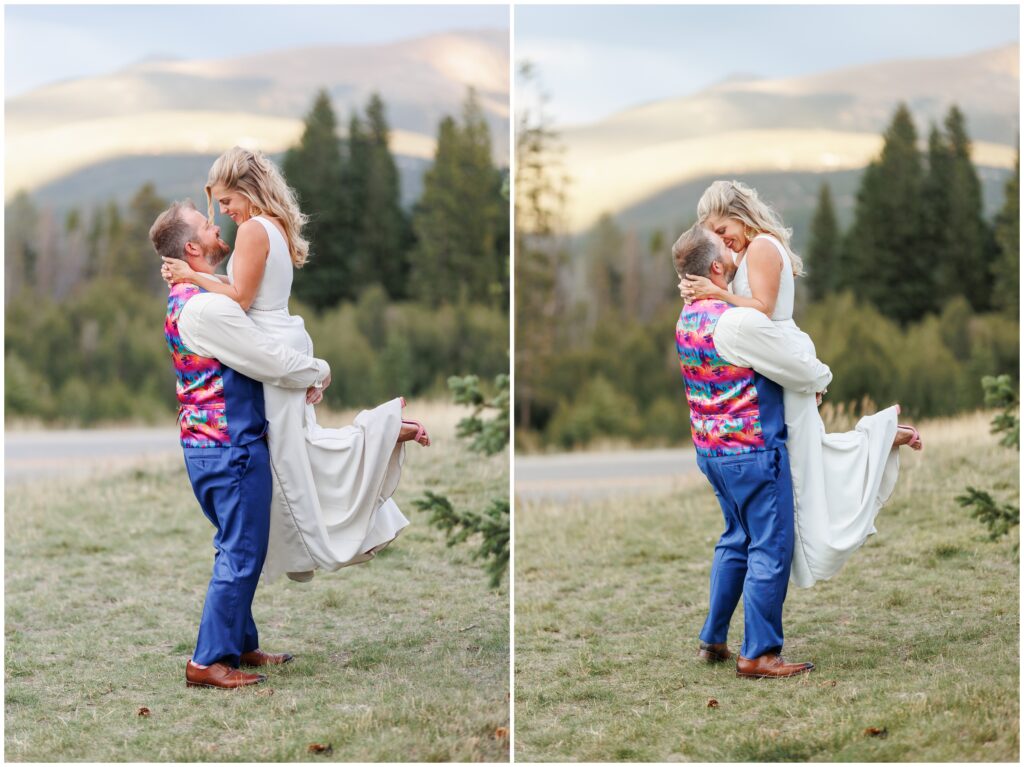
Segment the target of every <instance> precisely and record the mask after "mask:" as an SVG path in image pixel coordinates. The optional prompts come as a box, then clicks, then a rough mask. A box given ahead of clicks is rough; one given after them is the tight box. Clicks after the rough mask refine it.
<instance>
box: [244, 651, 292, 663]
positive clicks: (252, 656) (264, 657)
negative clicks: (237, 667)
mask: <svg viewBox="0 0 1024 767" xmlns="http://www.w3.org/2000/svg"><path fill="white" fill-rule="evenodd" d="M291 659H292V656H291V655H289V654H288V653H286V652H282V653H276V654H272V653H269V652H263V650H261V649H260V648H258V647H257V648H256V649H255V650H250V651H249V652H244V653H242V655H241V657H240V658H239V662H240V663H241V664H242V665H243V666H280V665H281V664H282V663H287V662H288V661H290V660H291Z"/></svg>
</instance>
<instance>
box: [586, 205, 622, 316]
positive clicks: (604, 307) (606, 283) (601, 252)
mask: <svg viewBox="0 0 1024 767" xmlns="http://www.w3.org/2000/svg"><path fill="white" fill-rule="evenodd" d="M625 245H626V238H625V236H624V235H623V233H622V231H621V230H620V229H619V227H618V226H616V224H615V219H613V218H612V217H611V216H610V215H609V214H607V213H604V214H602V215H601V217H600V218H599V219H598V220H597V223H596V224H594V228H593V229H592V230H591V232H590V234H589V235H588V237H587V245H586V250H585V253H584V256H585V258H586V270H587V287H588V294H589V296H590V299H589V300H588V301H587V305H588V307H589V308H590V309H591V316H590V317H589V320H590V324H591V327H593V323H595V322H596V321H597V320H598V319H599V318H600V317H604V316H607V315H608V314H609V313H611V312H616V311H620V310H621V309H622V306H623V298H624V293H623V288H624V280H625V270H624V266H625V264H624V263H623V261H624V253H625Z"/></svg>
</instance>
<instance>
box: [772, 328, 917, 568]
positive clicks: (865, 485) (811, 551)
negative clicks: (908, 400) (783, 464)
mask: <svg viewBox="0 0 1024 767" xmlns="http://www.w3.org/2000/svg"><path fill="white" fill-rule="evenodd" d="M794 327H795V326H794ZM800 335H801V336H803V338H807V337H806V336H804V335H803V334H802V333H801V334H800ZM808 340H809V339H808ZM813 353H814V352H813V348H812V349H811V354H813ZM784 404H785V409H786V428H787V431H788V434H789V436H788V440H787V442H786V447H787V450H788V451H789V462H790V468H791V470H792V474H793V498H794V501H795V504H794V505H795V524H794V530H795V541H794V547H793V567H792V571H791V575H790V577H791V579H792V581H793V583H795V584H796V585H797V586H801V587H804V588H807V587H810V586H813V585H814V584H815V583H816V582H817V581H821V580H827V579H829V578H831V577H832V576H833V575H835V574H836V573H837V572H839V570H840V569H841V568H842V566H843V564H844V563H845V562H846V560H847V559H848V558H849V557H850V555H851V554H852V553H853V552H854V551H856V550H857V549H859V548H860V547H861V546H862V545H863V543H864V541H865V540H867V538H868V536H869V535H871V534H872V533H874V532H875V524H874V523H875V517H876V516H877V515H878V511H879V509H881V508H882V505H883V504H884V503H885V502H886V501H887V500H888V499H889V496H891V495H892V492H893V490H894V489H895V487H896V480H897V478H898V477H899V451H898V449H897V448H894V447H893V446H892V441H893V439H895V437H896V422H897V413H896V407H895V406H893V407H889V408H886V409H885V410H882V411H880V412H878V413H875V414H874V415H870V416H865V417H863V418H861V419H860V421H859V422H858V423H857V426H856V427H855V428H854V430H853V431H848V432H836V433H833V434H828V433H826V431H825V425H824V424H823V423H822V421H821V416H820V415H819V414H818V406H817V404H816V402H815V398H814V395H813V394H800V393H797V392H793V391H790V390H789V389H786V390H785V392H784Z"/></svg>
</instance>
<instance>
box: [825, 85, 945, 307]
mask: <svg viewBox="0 0 1024 767" xmlns="http://www.w3.org/2000/svg"><path fill="white" fill-rule="evenodd" d="M884 139H885V143H884V145H883V147H882V153H881V156H880V157H879V158H878V159H877V160H874V161H873V162H871V164H870V165H868V167H867V168H866V169H865V171H864V174H863V176H862V177H861V185H860V189H859V190H858V192H857V204H856V208H855V212H854V223H853V227H852V228H851V232H850V238H849V242H848V249H847V259H846V260H845V261H846V265H847V266H849V274H848V276H847V275H845V274H844V284H846V285H848V286H849V287H851V288H852V289H853V290H854V291H855V292H856V293H857V294H858V295H860V296H863V297H865V298H867V299H868V300H869V301H871V302H872V303H873V304H874V305H875V306H876V307H878V309H879V310H880V311H881V312H882V313H883V314H885V315H887V316H889V317H892V318H893V319H895V320H898V321H899V322H901V323H907V322H909V321H911V320H914V319H918V318H920V317H922V316H923V315H924V314H925V313H926V312H928V311H931V310H933V309H934V308H935V302H934V293H935V291H934V288H933V282H932V280H933V274H934V267H935V265H934V263H933V262H932V260H931V257H930V255H929V254H928V253H927V252H926V251H925V250H924V249H923V248H921V231H922V223H923V217H922V212H921V211H922V202H921V191H922V180H923V179H922V177H923V169H922V167H921V155H920V153H919V152H918V150H917V131H916V130H915V128H914V123H913V120H912V119H911V116H910V111H909V110H908V109H907V107H906V105H905V104H900V105H899V107H898V108H897V110H896V113H895V114H894V116H893V119H892V122H891V123H890V125H889V127H888V128H887V129H886V131H885V134H884ZM844 271H845V270H844Z"/></svg>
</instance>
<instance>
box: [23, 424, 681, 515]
mask: <svg viewBox="0 0 1024 767" xmlns="http://www.w3.org/2000/svg"><path fill="white" fill-rule="evenodd" d="M4 449H5V464H4V479H5V481H6V483H7V484H8V485H17V484H19V483H23V482H28V481H38V480H42V479H46V478H59V477H74V476H88V475H89V474H95V473H100V472H104V471H110V470H113V469H123V468H127V467H131V466H137V465H140V464H147V463H151V462H155V461H180V460H181V448H180V446H179V444H178V431H177V429H176V428H175V427H173V426H172V427H171V428H161V429H96V430H69V431H26V432H18V431H8V432H6V434H5V435H4ZM695 474H698V470H697V464H696V461H695V460H694V453H693V449H692V448H682V449H677V450H625V451H615V452H603V453H563V454H555V455H532V456H520V457H518V458H516V498H517V499H518V500H521V501H524V502H533V501H544V500H554V501H570V500H592V499H597V498H605V497H609V496H615V495H638V494H648V493H656V492H664V491H666V490H671V489H672V488H673V487H677V486H680V485H683V484H687V483H689V482H690V481H692V479H693V477H694V475H695Z"/></svg>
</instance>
